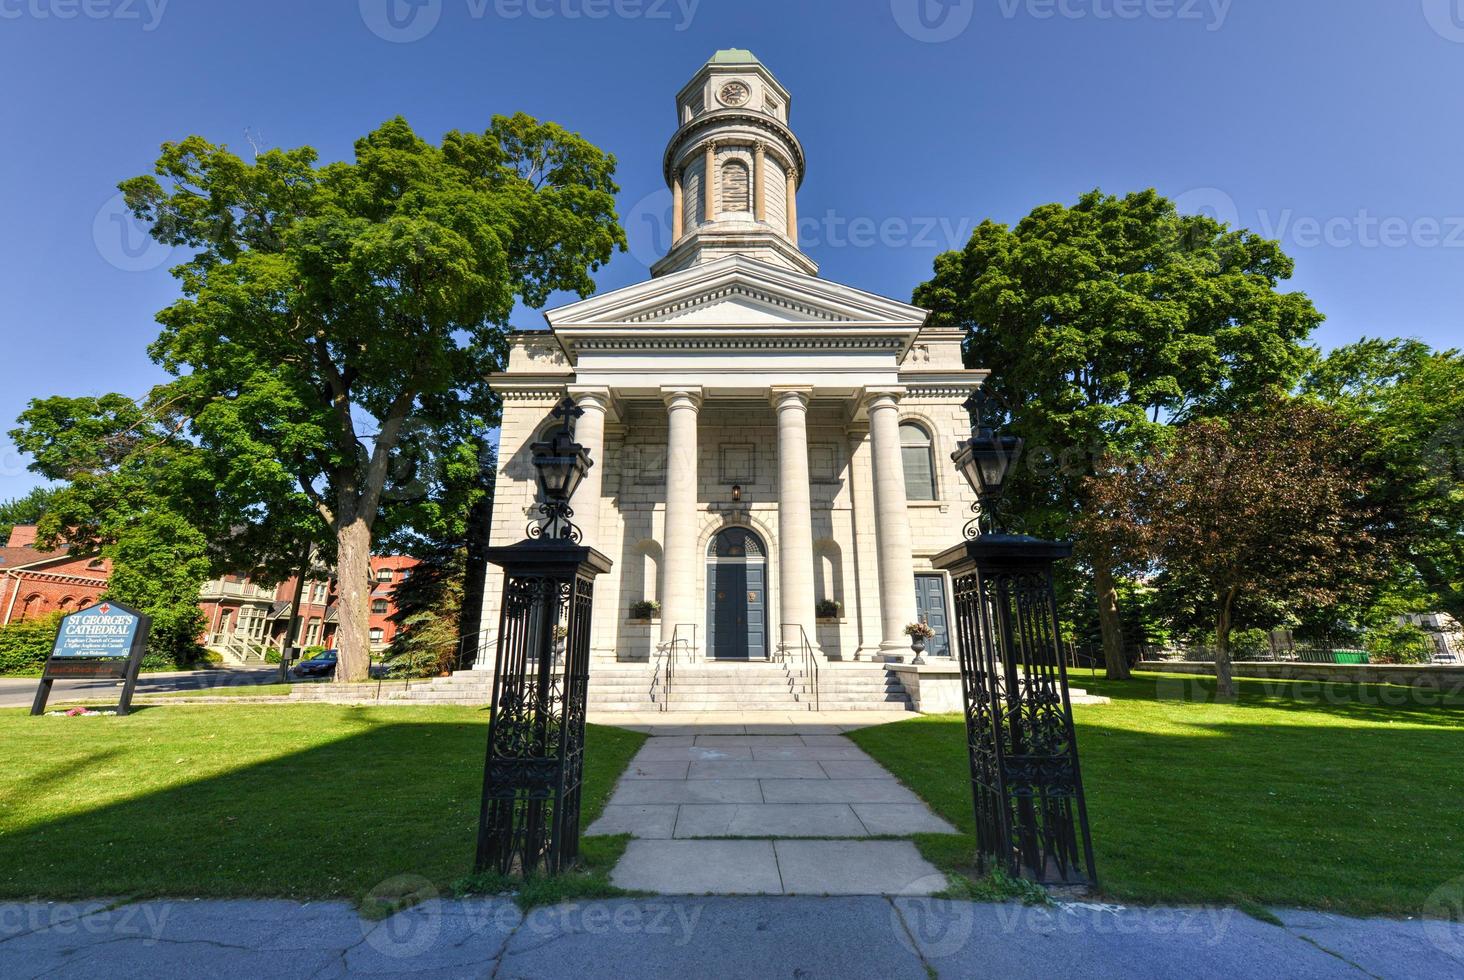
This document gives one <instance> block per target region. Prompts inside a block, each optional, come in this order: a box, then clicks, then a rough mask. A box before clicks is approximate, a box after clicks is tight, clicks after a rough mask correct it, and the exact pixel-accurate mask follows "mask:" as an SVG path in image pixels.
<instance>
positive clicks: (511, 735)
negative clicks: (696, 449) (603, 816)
mask: <svg viewBox="0 0 1464 980" xmlns="http://www.w3.org/2000/svg"><path fill="white" fill-rule="evenodd" d="M577 411H578V410H577V409H576V408H575V407H574V403H573V402H569V401H566V403H565V404H563V405H561V406H560V407H559V409H557V410H556V412H555V414H556V415H559V416H561V417H562V420H563V425H562V427H561V429H560V430H559V431H558V432H557V433H555V435H554V436H553V438H552V439H551V441H549V442H545V443H538V444H536V445H535V446H534V447H533V451H534V465H535V467H536V468H537V470H538V479H539V489H540V493H541V497H542V503H541V504H540V506H539V510H540V513H541V515H542V522H540V523H536V524H535V525H534V526H532V527H530V529H529V536H528V538H527V539H526V540H524V541H521V542H519V543H518V544H515V545H510V546H508V547H499V548H489V549H488V550H487V557H488V560H489V561H490V562H492V563H493V564H495V565H498V566H500V567H502V568H503V571H504V579H503V602H502V607H501V612H500V618H499V632H498V651H497V653H498V658H497V663H496V664H495V665H494V668H493V700H492V704H491V709H492V712H493V717H492V719H491V721H490V722H489V726H488V752H487V759H486V761H485V763H484V768H483V802H482V808H481V811H480V814H479V821H478V853H477V860H476V862H475V866H476V868H477V870H478V871H479V872H484V871H497V872H499V873H500V874H521V875H529V874H535V873H539V872H543V873H547V874H557V873H558V872H560V871H562V870H564V869H565V868H567V867H569V866H571V865H573V864H574V862H575V861H576V859H577V858H578V857H579V837H580V826H579V817H580V782H581V779H582V776H583V771H584V743H585V702H586V695H587V691H588V688H589V676H590V639H591V627H592V623H591V615H590V614H591V609H592V607H593V603H594V594H595V577H596V576H598V575H601V574H604V573H605V572H608V571H609V570H610V568H611V562H610V560H609V559H608V558H606V557H605V556H604V555H602V554H600V553H599V552H598V551H596V550H595V549H593V548H590V547H588V546H585V545H583V544H581V543H580V532H579V529H578V528H576V527H575V526H574V525H573V524H572V523H571V522H570V518H571V517H573V516H574V513H573V511H571V510H570V508H569V500H570V498H571V497H572V496H573V494H574V490H575V488H576V487H577V486H578V485H579V482H580V480H581V479H582V478H583V476H584V473H585V471H586V470H587V469H589V467H590V466H591V465H593V464H592V463H591V461H590V459H589V453H588V452H586V451H585V450H584V449H583V448H582V447H581V446H579V445H577V444H575V443H574V441H573V434H572V433H571V432H570V429H569V424H570V422H569V420H570V419H571V418H572V417H573V416H574V415H575V414H576V413H577Z"/></svg>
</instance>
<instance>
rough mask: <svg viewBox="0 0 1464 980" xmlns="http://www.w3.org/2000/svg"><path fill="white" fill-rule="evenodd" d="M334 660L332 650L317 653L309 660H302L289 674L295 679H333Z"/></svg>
mask: <svg viewBox="0 0 1464 980" xmlns="http://www.w3.org/2000/svg"><path fill="white" fill-rule="evenodd" d="M336 659H337V658H336V652H335V651H334V650H327V651H325V652H324V653H317V654H316V655H315V656H313V657H311V658H310V659H309V660H302V661H300V662H299V663H298V664H296V665H295V669H294V670H292V671H291V673H292V674H294V675H295V676H296V677H334V676H335V670H336Z"/></svg>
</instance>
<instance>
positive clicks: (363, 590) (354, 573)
mask: <svg viewBox="0 0 1464 980" xmlns="http://www.w3.org/2000/svg"><path fill="white" fill-rule="evenodd" d="M336 548H337V551H338V555H337V560H336V582H337V588H338V589H339V590H340V592H339V596H340V597H339V600H338V604H337V607H336V618H337V620H338V622H337V624H336V648H337V649H338V650H339V657H340V660H339V662H338V663H337V664H336V675H335V679H336V680H337V681H338V682H340V683H355V682H359V681H366V680H370V679H371V636H370V632H369V630H370V624H371V528H370V527H369V526H368V525H367V523H366V521H365V520H363V519H362V518H360V517H356V518H355V519H353V520H351V521H349V522H342V523H341V526H340V529H339V530H338V531H337V532H336Z"/></svg>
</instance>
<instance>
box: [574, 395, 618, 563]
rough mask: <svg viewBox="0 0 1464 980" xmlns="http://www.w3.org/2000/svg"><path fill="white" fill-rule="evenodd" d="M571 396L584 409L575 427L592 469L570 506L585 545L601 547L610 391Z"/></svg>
mask: <svg viewBox="0 0 1464 980" xmlns="http://www.w3.org/2000/svg"><path fill="white" fill-rule="evenodd" d="M569 397H571V398H573V399H574V402H575V404H576V405H578V406H579V407H580V408H581V409H583V410H584V413H585V414H584V415H581V416H580V417H579V419H578V420H577V421H576V422H575V424H574V440H575V442H578V443H579V444H580V445H581V446H584V447H585V448H586V449H588V450H589V451H590V461H591V462H593V463H594V464H595V465H594V466H591V467H590V470H589V472H588V473H586V474H585V478H584V480H583V481H581V483H580V485H579V489H578V490H576V491H575V492H574V499H573V500H571V501H570V506H571V507H573V508H574V524H575V526H576V527H578V528H579V529H580V532H581V533H582V534H583V535H584V543H585V544H587V545H589V546H590V547H591V548H598V547H600V501H601V499H602V498H603V497H604V490H605V463H606V460H605V413H606V412H608V411H609V410H610V389H608V388H575V387H571V388H570V389H569Z"/></svg>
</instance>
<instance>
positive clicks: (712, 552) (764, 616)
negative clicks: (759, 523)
mask: <svg viewBox="0 0 1464 980" xmlns="http://www.w3.org/2000/svg"><path fill="white" fill-rule="evenodd" d="M767 554H768V552H767V548H765V547H764V546H763V541H762V538H759V537H758V536H757V535H756V534H754V533H753V532H752V531H749V530H748V529H747V528H745V527H729V528H726V529H724V530H722V531H721V532H720V533H718V534H717V536H716V537H714V538H712V543H711V546H710V547H709V548H708V549H707V656H708V657H710V658H713V659H715V660H766V659H767V656H768V559H767Z"/></svg>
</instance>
